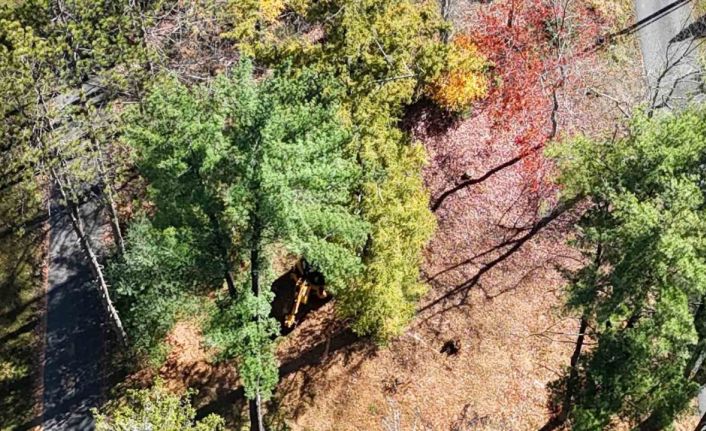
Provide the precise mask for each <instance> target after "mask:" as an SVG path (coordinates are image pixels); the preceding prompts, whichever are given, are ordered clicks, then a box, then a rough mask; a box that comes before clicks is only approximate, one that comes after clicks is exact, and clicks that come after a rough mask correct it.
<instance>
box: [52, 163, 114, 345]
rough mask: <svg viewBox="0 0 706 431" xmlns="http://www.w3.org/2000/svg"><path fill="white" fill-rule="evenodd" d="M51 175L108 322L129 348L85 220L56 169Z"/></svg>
mask: <svg viewBox="0 0 706 431" xmlns="http://www.w3.org/2000/svg"><path fill="white" fill-rule="evenodd" d="M51 175H52V179H53V181H54V184H55V185H56V187H57V188H58V190H59V193H60V194H61V198H62V199H63V200H64V202H65V204H66V208H67V209H68V210H69V211H68V213H69V218H70V219H71V225H72V226H73V228H74V232H75V233H76V235H77V236H78V239H79V243H80V244H81V248H82V249H83V252H84V253H85V254H86V257H87V258H88V261H89V264H90V268H91V273H92V274H93V277H94V278H95V279H96V281H97V282H98V287H99V289H100V297H101V302H102V303H103V307H104V308H105V310H106V312H107V313H108V320H109V322H110V325H111V327H112V329H113V331H114V332H115V335H116V337H117V338H118V341H119V342H120V344H121V345H122V346H123V347H126V346H127V334H126V333H125V329H124V328H123V323H122V321H121V320H120V316H119V315H118V311H117V310H116V309H115V307H114V306H113V302H112V301H111V300H110V292H109V291H108V284H107V283H106V281H105V277H104V276H103V269H102V268H101V265H100V263H99V262H98V257H97V256H96V253H95V251H94V250H93V247H92V246H91V242H90V239H89V238H88V235H87V234H86V231H85V229H84V224H83V218H82V217H81V213H80V210H79V207H78V205H76V203H75V202H74V201H73V200H72V199H70V198H69V196H68V194H67V190H66V185H65V184H64V182H63V181H62V179H61V177H60V176H59V175H58V174H57V172H56V170H55V169H54V168H51Z"/></svg>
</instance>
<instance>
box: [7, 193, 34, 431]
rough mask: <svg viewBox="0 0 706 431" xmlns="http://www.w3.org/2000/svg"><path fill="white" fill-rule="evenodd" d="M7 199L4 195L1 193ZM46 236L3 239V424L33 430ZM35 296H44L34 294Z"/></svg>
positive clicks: (27, 233)
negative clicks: (42, 253) (43, 245)
mask: <svg viewBox="0 0 706 431" xmlns="http://www.w3.org/2000/svg"><path fill="white" fill-rule="evenodd" d="M0 199H1V198H0ZM43 238H44V237H43V235H42V233H41V231H30V232H26V233H25V234H24V235H22V236H19V235H12V236H10V237H8V238H7V239H5V240H3V241H0V243H2V247H3V249H2V252H0V363H2V364H3V370H2V372H0V374H2V378H1V379H0V428H2V429H29V428H31V427H32V426H34V425H37V424H38V421H39V420H40V418H33V417H32V415H33V414H34V411H33V407H34V401H35V398H34V396H35V394H34V391H35V390H36V383H37V380H38V378H37V377H38V376H37V374H36V373H37V372H38V371H39V370H38V369H37V367H36V366H35V365H37V355H38V349H39V346H38V341H39V340H40V337H39V335H38V332H37V331H38V329H39V328H38V326H37V325H38V324H39V322H40V320H39V318H40V313H41V305H42V298H43V296H41V295H38V293H39V291H40V290H41V284H40V283H41V277H42V272H41V268H40V265H39V259H41V246H42V242H43V241H42V240H43ZM31 295H38V296H34V297H32V296H31Z"/></svg>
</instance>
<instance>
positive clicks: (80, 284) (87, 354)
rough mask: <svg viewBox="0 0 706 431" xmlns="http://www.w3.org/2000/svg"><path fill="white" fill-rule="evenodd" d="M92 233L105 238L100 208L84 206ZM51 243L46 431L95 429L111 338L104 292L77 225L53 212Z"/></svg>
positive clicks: (44, 422) (59, 212)
mask: <svg viewBox="0 0 706 431" xmlns="http://www.w3.org/2000/svg"><path fill="white" fill-rule="evenodd" d="M82 213H83V214H84V221H85V224H86V226H85V228H86V231H87V233H89V235H91V237H92V238H94V242H96V240H97V239H99V238H97V237H99V235H100V229H99V228H100V225H101V223H100V209H99V208H95V207H94V206H91V205H88V204H87V205H84V206H83V207H82ZM52 225H53V227H52V230H51V232H50V244H49V282H48V284H49V288H48V289H49V291H48V294H47V331H46V358H45V364H44V417H43V426H44V430H46V431H51V430H66V429H71V430H92V429H93V419H92V417H91V414H90V409H91V408H93V407H98V406H99V405H100V402H101V393H102V388H103V385H104V383H105V376H104V373H103V363H102V361H103V360H104V358H105V350H106V348H107V345H106V340H107V339H108V334H109V333H110V330H109V327H108V325H107V322H106V316H105V311H104V308H103V306H102V303H101V300H100V296H99V290H98V288H97V287H96V286H95V285H94V283H93V282H92V280H91V271H90V268H89V266H88V262H87V260H86V259H85V258H84V256H83V253H82V251H81V249H80V247H79V244H78V239H77V237H76V236H75V234H74V232H73V228H72V226H71V223H70V221H69V219H68V218H67V217H65V216H64V215H63V212H62V211H58V210H53V211H52Z"/></svg>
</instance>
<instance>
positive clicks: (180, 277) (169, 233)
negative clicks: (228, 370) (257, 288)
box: [108, 219, 221, 364]
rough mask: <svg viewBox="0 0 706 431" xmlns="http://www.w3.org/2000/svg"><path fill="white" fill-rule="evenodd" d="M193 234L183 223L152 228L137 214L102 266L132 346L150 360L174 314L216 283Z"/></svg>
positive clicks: (157, 355) (157, 359) (156, 357)
mask: <svg viewBox="0 0 706 431" xmlns="http://www.w3.org/2000/svg"><path fill="white" fill-rule="evenodd" d="M198 239H199V238H195V235H194V234H192V233H191V232H190V231H189V229H188V228H181V229H176V228H173V227H168V228H165V229H158V228H155V227H153V226H152V225H151V224H150V222H149V221H147V220H145V219H139V220H136V221H135V222H133V223H132V224H131V225H130V230H129V233H128V237H127V243H128V248H127V252H126V253H125V255H123V256H122V257H120V258H118V259H115V261H114V262H112V264H111V265H110V266H109V267H108V276H109V278H110V279H111V280H112V287H113V290H114V291H115V294H116V295H115V300H116V306H117V307H118V309H119V310H120V311H121V314H122V315H124V316H125V319H124V324H125V326H126V330H127V331H128V333H129V334H130V336H131V339H132V340H133V348H134V349H135V351H136V352H137V353H138V354H144V355H146V356H147V357H148V358H150V359H151V362H153V363H156V364H160V363H161V360H162V359H164V355H165V353H166V352H165V350H164V348H165V346H164V345H163V344H162V342H163V340H164V338H165V336H166V334H167V332H168V331H169V330H170V329H171V328H172V326H173V325H174V323H175V322H176V319H177V318H179V317H184V316H187V315H189V313H190V312H192V311H193V310H195V309H198V308H199V307H198V299H197V298H198V297H199V295H200V294H203V293H204V292H205V291H207V289H208V288H209V287H211V288H212V287H214V286H218V285H219V284H220V280H221V279H220V278H218V277H215V276H214V274H216V273H217V271H216V270H214V268H213V266H214V265H213V261H212V260H211V259H209V256H203V255H200V254H199V253H200V252H203V251H204V250H207V247H204V246H203V245H201V244H199V243H198V242H197V241H198Z"/></svg>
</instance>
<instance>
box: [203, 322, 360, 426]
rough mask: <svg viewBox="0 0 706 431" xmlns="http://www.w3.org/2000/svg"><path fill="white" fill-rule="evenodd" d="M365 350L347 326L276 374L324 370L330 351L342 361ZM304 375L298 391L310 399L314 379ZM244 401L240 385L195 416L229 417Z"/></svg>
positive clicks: (205, 406)
mask: <svg viewBox="0 0 706 431" xmlns="http://www.w3.org/2000/svg"><path fill="white" fill-rule="evenodd" d="M366 350H367V351H371V343H368V342H366V341H363V340H361V339H360V337H358V336H357V335H356V334H355V333H353V331H352V330H351V329H350V328H346V329H343V330H341V331H340V332H338V333H336V334H334V335H333V336H331V337H330V338H329V339H327V340H324V341H322V342H320V343H318V344H315V345H314V346H312V347H311V348H309V349H308V350H306V351H305V352H304V353H302V354H301V355H299V356H297V357H296V358H293V359H291V360H288V361H286V362H284V363H283V364H281V365H280V367H279V377H280V379H282V378H284V377H286V376H288V375H290V374H293V373H296V372H298V371H300V370H302V369H304V368H306V367H316V373H320V372H323V371H324V370H325V369H326V365H327V363H328V360H329V359H330V358H331V357H332V354H333V353H336V352H341V353H342V354H343V360H344V362H345V363H348V362H349V361H350V360H351V358H353V356H354V355H355V354H356V353H359V352H361V351H366ZM363 356H365V355H363ZM304 378H305V379H306V380H307V382H305V383H304V384H302V385H301V386H300V394H301V395H302V397H304V396H307V397H309V398H308V399H310V398H311V397H313V393H311V392H310V391H308V389H309V387H310V385H309V383H310V382H311V381H312V380H313V377H312V373H306V375H305V376H304ZM292 390H294V389H293V387H291V386H287V387H285V388H283V391H282V392H287V393H289V392H290V391H292ZM281 395H282V394H279V393H278V398H279V397H280V396H281ZM245 402H246V399H245V391H244V389H243V387H242V386H238V387H237V388H236V389H234V390H232V391H229V392H228V393H226V394H224V395H222V396H219V397H218V398H217V399H215V400H212V401H211V402H209V403H208V404H206V405H204V406H201V407H200V408H199V409H198V410H197V414H196V416H197V418H204V417H206V416H208V415H209V414H212V413H215V414H219V415H222V416H228V415H230V414H231V413H232V411H233V409H234V407H235V409H236V411H238V410H241V409H242V407H244V405H245ZM273 404H274V405H273V406H271V408H270V410H271V411H273V413H276V412H275V411H274V410H277V408H276V402H275V403H273Z"/></svg>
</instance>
